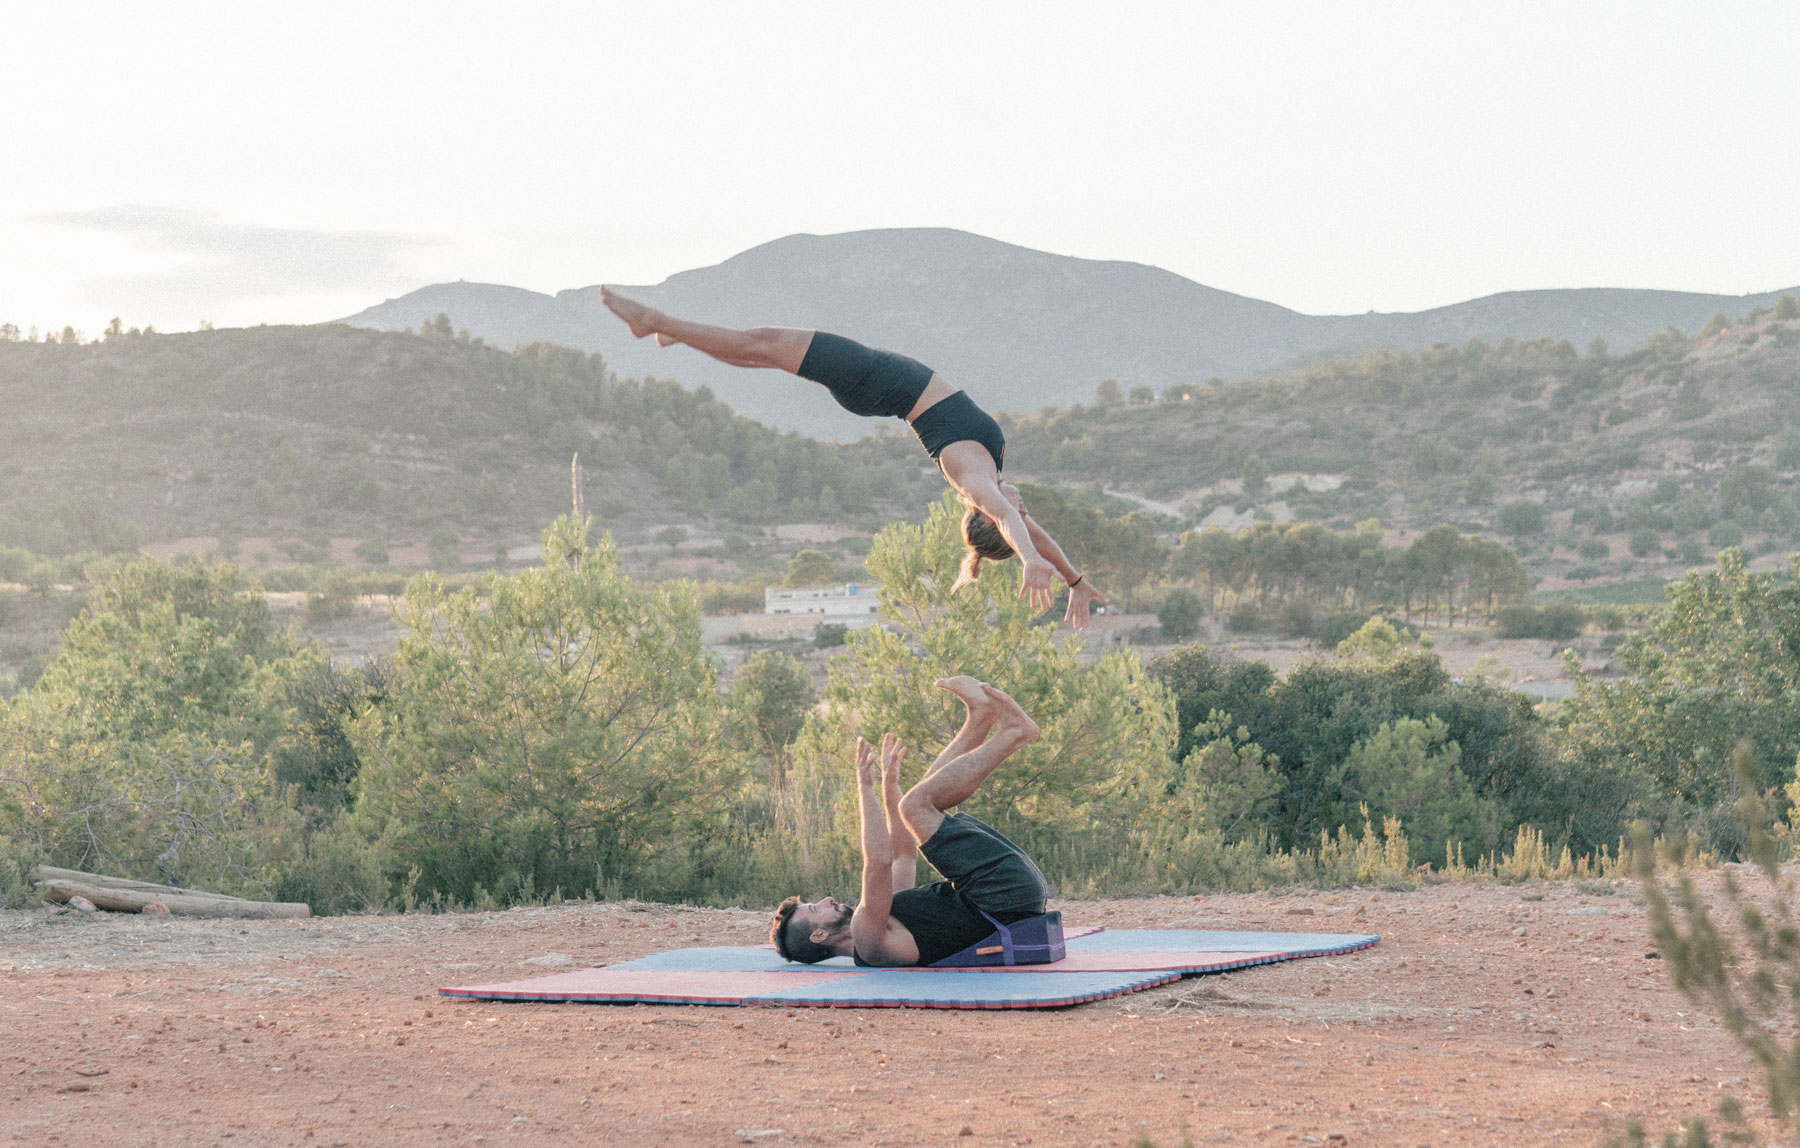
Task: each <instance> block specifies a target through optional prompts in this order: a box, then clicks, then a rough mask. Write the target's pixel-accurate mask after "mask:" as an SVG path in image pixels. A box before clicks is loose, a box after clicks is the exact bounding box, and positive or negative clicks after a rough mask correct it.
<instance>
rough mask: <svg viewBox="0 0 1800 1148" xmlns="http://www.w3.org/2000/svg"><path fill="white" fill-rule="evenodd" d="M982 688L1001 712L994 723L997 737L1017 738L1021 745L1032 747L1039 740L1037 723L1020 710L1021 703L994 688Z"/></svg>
mask: <svg viewBox="0 0 1800 1148" xmlns="http://www.w3.org/2000/svg"><path fill="white" fill-rule="evenodd" d="M981 688H982V690H983V691H984V692H985V693H986V694H987V697H988V701H989V702H990V703H992V704H993V705H994V707H995V708H996V709H998V710H999V716H998V718H997V719H996V720H995V722H994V736H995V737H1010V738H1015V739H1017V741H1018V743H1019V744H1020V745H1030V744H1031V743H1032V742H1034V741H1036V740H1037V739H1038V726H1037V723H1036V722H1034V721H1032V720H1031V718H1030V717H1029V716H1028V715H1027V714H1026V713H1025V711H1024V710H1022V709H1020V708H1019V703H1018V702H1015V701H1013V700H1012V697H1011V695H1009V694H1006V693H1004V692H1002V691H1000V690H997V689H995V688H994V687H993V686H988V685H984V686H982V687H981Z"/></svg>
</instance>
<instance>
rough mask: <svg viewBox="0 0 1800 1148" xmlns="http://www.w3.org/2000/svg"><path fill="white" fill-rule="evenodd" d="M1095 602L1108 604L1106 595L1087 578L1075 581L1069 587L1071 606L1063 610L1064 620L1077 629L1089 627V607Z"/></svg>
mask: <svg viewBox="0 0 1800 1148" xmlns="http://www.w3.org/2000/svg"><path fill="white" fill-rule="evenodd" d="M1093 603H1098V604H1100V605H1102V606H1104V605H1106V595H1104V594H1102V593H1101V592H1100V591H1098V590H1096V589H1094V587H1093V584H1092V583H1090V582H1089V581H1088V580H1087V579H1086V578H1083V579H1082V580H1081V581H1079V582H1077V583H1075V585H1074V586H1072V587H1070V589H1069V608H1068V609H1067V610H1066V611H1064V612H1063V621H1065V622H1067V623H1068V624H1069V625H1071V626H1073V627H1075V628H1076V629H1077V630H1085V629H1087V628H1088V607H1089V605H1091V604H1093Z"/></svg>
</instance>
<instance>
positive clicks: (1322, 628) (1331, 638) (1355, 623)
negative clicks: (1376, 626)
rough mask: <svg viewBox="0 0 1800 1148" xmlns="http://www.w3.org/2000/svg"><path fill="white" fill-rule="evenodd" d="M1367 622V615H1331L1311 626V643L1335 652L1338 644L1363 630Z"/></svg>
mask: <svg viewBox="0 0 1800 1148" xmlns="http://www.w3.org/2000/svg"><path fill="white" fill-rule="evenodd" d="M1368 620H1369V615H1367V614H1333V615H1332V616H1331V617H1329V618H1326V619H1324V620H1323V621H1320V622H1317V623H1314V625H1313V633H1312V637H1313V641H1315V642H1317V643H1318V644H1319V646H1320V647H1321V648H1323V649H1327V650H1335V649H1337V647H1338V643H1339V642H1342V641H1343V640H1344V639H1345V638H1348V637H1349V636H1350V635H1351V634H1354V633H1356V632H1357V631H1358V630H1360V629H1362V628H1363V625H1364V624H1365V623H1367V622H1368Z"/></svg>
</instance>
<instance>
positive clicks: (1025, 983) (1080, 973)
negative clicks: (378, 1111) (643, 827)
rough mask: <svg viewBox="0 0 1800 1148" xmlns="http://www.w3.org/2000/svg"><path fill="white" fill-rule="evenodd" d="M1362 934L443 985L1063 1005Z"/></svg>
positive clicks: (675, 1000)
mask: <svg viewBox="0 0 1800 1148" xmlns="http://www.w3.org/2000/svg"><path fill="white" fill-rule="evenodd" d="M1378 940H1380V938H1379V937H1376V936H1372V935H1369V934H1361V933H1349V934H1346V933H1252V932H1232V931H1215V930H1206V929H1113V930H1103V931H1100V932H1095V933H1090V934H1088V935H1085V936H1078V937H1071V938H1070V939H1069V941H1068V950H1069V955H1068V957H1067V958H1065V959H1064V960H1062V961H1058V962H1054V963H1052V964H1046V965H1030V966H1021V967H1018V968H1013V969H1008V968H1004V967H991V966H990V967H986V968H979V969H935V968H931V969H916V968H915V969H872V968H866V967H861V966H858V965H856V964H854V963H853V962H852V961H851V960H850V959H849V958H848V957H834V958H832V959H831V960H828V961H821V962H819V963H818V964H816V965H802V964H796V963H793V962H789V961H784V960H782V959H781V956H780V955H779V954H777V953H776V952H775V951H774V950H773V949H768V948H751V947H748V946H736V945H720V946H711V947H706V948H690V949H671V950H669V951H667V952H661V953H652V954H650V955H649V956H645V957H639V958H637V959H636V960H631V961H623V962H621V963H619V964H617V965H613V966H611V967H609V968H595V969H582V970H578V971H574V972H567V973H556V974H553V975H551V976H547V977H533V978H529V979H527V980H522V981H506V982H502V983H497V984H489V985H469V986H464V987H461V988H446V989H439V990H438V991H439V992H440V993H443V994H444V995H446V996H460V997H471V998H475V999H479V1000H508V1001H566V1002H578V1003H593V1004H609V1003H617V1004H629V1003H643V1004H710V1005H779V1006H785V1007H798V1006H806V1007H815V1008H955V1009H1010V1008H1059V1007H1064V1006H1068V1005H1076V1004H1081V1003H1083V1002H1085V1001H1094V1000H1102V999H1105V998H1106V997H1114V996H1120V995H1122V994H1124V993H1132V992H1137V991H1139V990H1141V989H1147V988H1151V987H1153V986H1155V985H1160V984H1167V983H1169V982H1170V981H1173V980H1177V979H1179V978H1180V977H1182V976H1184V975H1194V974H1204V973H1213V972H1224V971H1226V970H1228V969H1235V968H1245V967H1248V966H1250V965H1258V964H1268V963H1272V962H1275V961H1285V960H1293V959H1295V958H1300V957H1315V956H1330V955H1334V954H1339V953H1349V952H1354V951H1356V950H1357V949H1363V948H1367V947H1368V946H1370V945H1373V944H1374V943H1375V942H1376V941H1378Z"/></svg>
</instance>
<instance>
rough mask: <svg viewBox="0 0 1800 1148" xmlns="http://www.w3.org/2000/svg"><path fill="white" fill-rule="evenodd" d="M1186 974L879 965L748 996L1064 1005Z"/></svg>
mask: <svg viewBox="0 0 1800 1148" xmlns="http://www.w3.org/2000/svg"><path fill="white" fill-rule="evenodd" d="M1180 978H1181V974H1180V973H1171V972H1161V971H1158V972H1123V973H1021V972H1013V971H1010V970H1009V971H1006V972H997V973H989V972H979V973H977V972H961V971H952V970H946V969H920V970H917V971H913V970H908V969H875V970H872V971H870V972H867V973H862V974H852V975H850V976H847V977H843V978H841V979H833V980H829V981H819V982H816V983H813V984H806V985H796V986H794V987H792V988H787V989H782V990H780V991H778V992H772V993H761V994H758V995H757V996H754V997H747V998H745V1001H744V1003H745V1004H773V1005H790V1006H792V1005H806V1006H812V1007H814V1008H956V1009H1008V1008H1062V1007H1065V1006H1068V1005H1075V1004H1083V1003H1085V1002H1087V1001H1097V1000H1104V999H1105V998H1107V997H1116V996H1123V995H1124V994H1126V993H1134V992H1137V991H1138V990H1139V989H1147V988H1151V987H1153V986H1155V985H1163V984H1168V983H1169V982H1170V981H1173V980H1179V979H1180Z"/></svg>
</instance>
